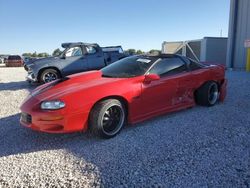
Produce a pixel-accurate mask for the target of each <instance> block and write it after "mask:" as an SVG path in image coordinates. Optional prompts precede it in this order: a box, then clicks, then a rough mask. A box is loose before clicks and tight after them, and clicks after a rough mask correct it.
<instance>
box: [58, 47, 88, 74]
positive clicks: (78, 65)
mask: <svg viewBox="0 0 250 188" xmlns="http://www.w3.org/2000/svg"><path fill="white" fill-rule="evenodd" d="M60 66H61V69H62V72H63V74H64V75H69V74H74V73H78V72H83V71H87V70H88V62H87V59H86V57H85V55H84V54H83V51H82V48H81V47H80V46H76V47H72V48H69V49H68V50H67V51H66V52H65V56H64V59H63V60H62V62H60Z"/></svg>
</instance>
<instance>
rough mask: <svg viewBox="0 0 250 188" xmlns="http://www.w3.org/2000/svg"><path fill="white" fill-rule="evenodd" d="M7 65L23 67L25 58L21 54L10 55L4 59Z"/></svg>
mask: <svg viewBox="0 0 250 188" xmlns="http://www.w3.org/2000/svg"><path fill="white" fill-rule="evenodd" d="M4 63H5V66H6V67H21V66H23V59H22V57H21V56H19V55H9V56H8V57H7V58H5V60H4Z"/></svg>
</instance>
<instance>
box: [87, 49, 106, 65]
mask: <svg viewBox="0 0 250 188" xmlns="http://www.w3.org/2000/svg"><path fill="white" fill-rule="evenodd" d="M85 49H86V55H85V56H86V59H87V62H88V66H89V70H99V69H101V68H103V67H104V66H105V62H104V55H103V52H102V51H101V49H99V48H97V47H95V46H85Z"/></svg>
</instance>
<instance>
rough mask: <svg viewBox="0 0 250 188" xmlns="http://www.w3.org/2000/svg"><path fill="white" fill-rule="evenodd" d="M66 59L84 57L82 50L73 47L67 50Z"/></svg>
mask: <svg viewBox="0 0 250 188" xmlns="http://www.w3.org/2000/svg"><path fill="white" fill-rule="evenodd" d="M65 56H66V57H75V56H82V49H81V48H80V47H73V48H70V49H68V50H67V52H66V53H65Z"/></svg>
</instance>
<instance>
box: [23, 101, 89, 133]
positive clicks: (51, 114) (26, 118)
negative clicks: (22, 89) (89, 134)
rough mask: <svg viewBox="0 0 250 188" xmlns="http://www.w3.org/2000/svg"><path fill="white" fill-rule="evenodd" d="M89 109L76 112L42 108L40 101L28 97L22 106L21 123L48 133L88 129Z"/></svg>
mask: <svg viewBox="0 0 250 188" xmlns="http://www.w3.org/2000/svg"><path fill="white" fill-rule="evenodd" d="M88 115H89V112H88V111H78V112H74V111H71V110H68V109H67V108H63V109H60V110H41V109H40V101H38V100H37V99H36V98H35V97H31V96H30V97H28V99H26V100H25V102H24V103H23V104H22V106H21V117H20V123H21V125H22V126H24V127H26V128H30V129H32V130H35V131H41V132H46V133H70V132H77V131H86V130H87V127H88Z"/></svg>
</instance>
